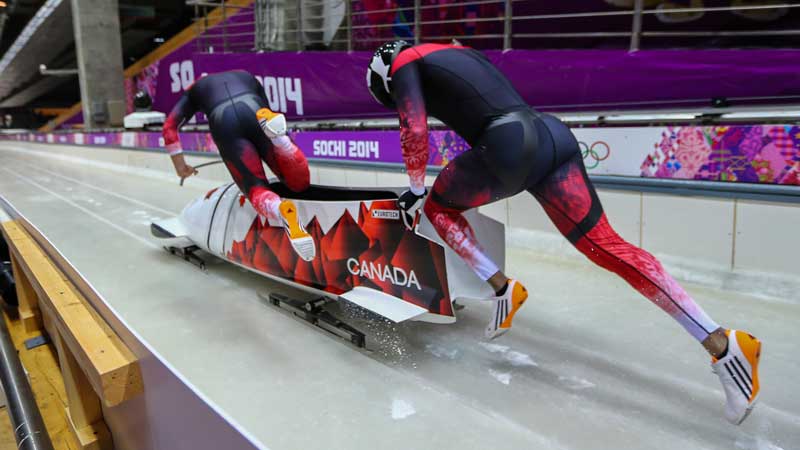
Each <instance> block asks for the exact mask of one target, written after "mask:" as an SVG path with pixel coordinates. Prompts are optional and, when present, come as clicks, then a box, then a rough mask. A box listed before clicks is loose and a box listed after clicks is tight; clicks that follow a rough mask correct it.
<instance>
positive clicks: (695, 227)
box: [14, 143, 800, 302]
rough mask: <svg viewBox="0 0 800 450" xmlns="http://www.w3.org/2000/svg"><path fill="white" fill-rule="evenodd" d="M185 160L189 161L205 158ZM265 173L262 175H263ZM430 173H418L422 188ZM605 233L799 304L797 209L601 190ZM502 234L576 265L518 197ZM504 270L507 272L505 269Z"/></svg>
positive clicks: (387, 177) (734, 284) (120, 156)
mask: <svg viewBox="0 0 800 450" xmlns="http://www.w3.org/2000/svg"><path fill="white" fill-rule="evenodd" d="M14 146H15V147H17V148H19V149H20V151H30V150H34V151H41V149H47V156H48V157H55V158H62V159H63V158H66V159H74V160H76V161H78V162H81V163H89V164H95V165H98V167H107V168H109V169H114V170H126V171H135V172H136V173H138V174H144V175H147V176H152V177H157V178H162V179H171V180H175V181H176V185H177V178H176V177H175V175H174V173H173V169H172V165H171V162H170V160H169V158H168V157H167V155H166V154H163V153H156V152H144V151H135V150H121V149H98V148H90V147H77V146H60V145H46V146H43V145H41V144H27V143H19V144H14ZM211 160H212V159H210V158H209V157H207V156H188V161H189V163H190V164H200V163H203V162H208V161H211ZM200 170H201V173H200V175H199V177H197V178H193V179H190V180H187V183H202V184H205V185H207V186H209V187H214V186H216V185H218V184H219V183H223V182H229V181H230V175H229V174H228V172H227V170H226V169H225V167H224V166H223V165H221V164H218V165H213V166H209V167H205V168H202V169H200ZM268 173H269V171H268ZM434 178H435V177H434V176H433V175H429V176H428V184H432V183H433V180H434ZM311 182H312V183H314V184H322V185H333V186H348V187H376V186H404V185H406V184H407V183H408V181H407V177H406V175H405V174H404V173H403V172H401V171H399V170H396V169H371V168H364V169H356V168H351V167H336V166H331V165H329V164H324V165H323V164H315V163H312V164H311ZM600 199H601V201H602V203H603V206H604V209H605V211H606V214H607V216H608V218H609V221H610V222H611V224H612V226H614V228H615V229H616V230H617V231H618V232H619V234H620V235H621V236H622V237H623V238H624V239H626V240H628V241H630V242H631V243H633V244H635V245H637V246H640V247H643V248H645V249H646V250H648V251H650V252H651V253H653V254H654V255H656V256H657V257H659V259H661V260H662V262H663V263H664V264H665V266H667V268H668V269H669V270H670V271H671V272H672V273H673V275H674V276H675V277H676V278H678V279H682V280H685V281H692V282H697V283H701V284H705V285H708V286H712V287H720V288H726V289H735V290H737V291H742V292H747V293H749V294H755V295H763V296H768V297H779V298H781V299H784V300H789V301H798V302H800V296H798V295H797V294H796V293H795V292H796V291H797V289H798V288H800V264H798V263H797V258H796V250H793V249H794V242H795V241H796V236H797V230H798V226H799V225H798V224H800V205H795V204H783V203H767V202H758V201H751V200H733V199H730V200H729V199H717V198H702V197H686V196H674V195H660V194H651V193H640V192H627V191H610V190H601V191H600ZM481 211H482V212H483V213H484V214H487V215H488V216H490V217H493V218H495V219H497V220H499V221H501V222H503V223H504V224H506V225H507V226H508V227H509V228H508V230H507V231H508V236H509V237H508V239H507V242H509V244H510V245H511V246H516V247H522V248H527V249H530V250H534V251H537V252H544V253H549V254H552V255H554V256H558V257H565V258H574V259H577V260H579V261H586V264H590V263H589V262H588V261H587V260H585V258H584V257H583V255H581V254H579V253H578V252H577V251H576V250H574V249H573V248H572V246H571V245H570V244H569V243H568V242H567V241H566V240H565V239H563V238H562V237H561V236H560V234H559V233H558V231H557V230H556V229H555V227H554V226H553V225H552V223H551V222H550V220H549V219H548V218H547V216H546V215H545V213H544V211H543V210H542V208H541V207H540V206H539V204H538V203H537V202H536V201H535V200H534V199H533V198H532V197H531V196H530V195H528V194H527V193H523V194H520V195H517V196H515V197H512V198H510V199H506V200H502V201H499V202H496V203H493V204H491V205H488V206H485V207H483V208H481ZM510 270H511V271H512V273H513V268H510Z"/></svg>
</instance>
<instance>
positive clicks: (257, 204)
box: [217, 138, 281, 222]
mask: <svg viewBox="0 0 800 450" xmlns="http://www.w3.org/2000/svg"><path fill="white" fill-rule="evenodd" d="M217 147H218V148H219V154H220V156H221V157H222V160H223V161H225V166H226V167H227V168H228V171H229V172H230V173H231V176H232V177H233V181H234V182H235V183H236V185H237V186H239V189H240V190H241V191H242V194H244V195H245V196H246V197H247V199H248V200H250V204H251V205H253V208H254V209H255V210H256V212H257V213H258V214H260V215H261V216H263V217H267V218H269V219H270V220H273V221H277V222H280V220H281V218H280V209H279V208H280V203H281V198H280V197H279V196H278V195H277V194H275V193H274V192H272V191H271V190H270V189H269V181H268V180H267V175H266V173H265V172H264V166H263V164H262V162H261V155H260V154H259V152H258V150H256V147H255V146H254V145H253V143H252V142H250V141H249V140H248V139H245V138H238V139H230V140H227V141H225V142H217Z"/></svg>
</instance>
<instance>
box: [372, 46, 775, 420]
mask: <svg viewBox="0 0 800 450" xmlns="http://www.w3.org/2000/svg"><path fill="white" fill-rule="evenodd" d="M367 85H368V87H369V90H370V92H371V93H372V95H373V96H374V97H375V99H376V100H377V101H378V102H379V103H381V104H383V105H384V106H386V107H388V108H391V109H395V110H396V111H397V112H398V114H399V118H400V140H401V146H402V152H403V158H404V160H405V164H406V168H407V171H408V175H409V179H410V189H409V190H407V191H405V192H404V193H403V194H402V195H401V196H400V198H399V200H398V205H399V207H400V208H401V209H402V210H403V211H405V213H404V214H403V217H404V220H406V225H407V226H409V225H410V224H409V222H410V221H411V218H413V217H415V216H416V214H417V212H418V210H419V209H420V208H423V210H424V212H425V214H426V215H427V217H428V218H429V219H430V221H431V223H432V224H433V226H434V228H435V229H436V231H437V233H438V234H439V236H440V237H441V238H442V239H444V241H445V242H447V244H448V245H449V246H450V247H451V248H452V249H453V250H454V251H455V252H456V253H458V255H459V256H461V258H463V259H464V261H465V262H466V263H467V264H468V265H469V266H470V267H471V268H472V270H474V271H475V273H476V274H477V275H478V276H479V277H481V278H482V279H483V280H485V281H487V282H488V283H489V284H490V285H491V286H492V288H493V289H494V290H495V292H496V294H495V296H494V297H491V298H489V299H488V300H489V301H491V302H492V303H493V305H494V310H493V314H492V317H491V320H490V321H489V324H488V325H487V327H486V336H487V337H488V338H490V339H493V338H495V337H497V336H500V335H501V334H503V333H505V332H507V331H508V330H509V329H510V328H511V321H512V319H513V318H514V314H515V313H516V312H517V311H518V310H519V308H520V307H521V306H522V305H523V303H524V302H525V300H526V299H527V297H528V292H527V290H526V289H525V287H524V286H523V285H522V284H521V283H520V282H519V281H517V280H515V279H512V278H509V277H507V276H506V275H505V274H504V273H503V272H501V271H500V270H499V268H498V266H497V265H496V264H495V263H494V262H493V261H492V260H491V259H490V258H489V257H488V256H487V255H486V253H485V252H484V251H483V249H482V248H481V245H480V243H479V242H478V241H477V240H476V238H475V234H474V232H473V230H472V228H471V227H470V225H469V223H467V221H466V220H465V219H464V217H463V215H462V213H463V212H464V211H466V210H468V209H472V208H477V207H479V206H482V205H486V204H488V203H491V202H494V201H497V200H501V199H504V198H507V197H511V196H513V195H515V194H517V193H520V192H522V191H525V190H527V191H528V192H529V193H530V194H531V195H533V196H534V197H535V198H536V200H538V201H539V203H540V204H541V205H542V206H543V207H544V210H545V212H546V213H547V215H548V216H549V217H550V219H551V220H552V221H553V223H554V224H555V225H556V227H557V228H558V229H559V231H560V232H561V233H562V234H563V235H564V236H565V237H566V238H567V239H568V240H569V241H570V242H571V243H572V244H573V245H574V246H575V247H576V248H577V249H578V250H579V251H580V252H582V253H583V254H584V255H586V256H587V257H588V258H589V259H590V260H592V261H594V262H595V264H597V265H599V266H601V267H603V268H605V269H607V270H610V271H612V272H614V273H616V274H617V275H619V276H621V277H622V278H623V279H625V281H627V282H628V283H629V284H630V285H631V286H633V288H634V289H636V290H638V291H639V292H641V293H642V294H643V295H644V296H645V297H647V298H649V299H650V300H651V301H652V302H653V303H655V304H656V305H657V306H659V307H660V308H661V309H663V310H664V311H665V312H666V313H667V314H669V315H670V316H672V317H673V318H674V319H675V320H677V321H678V322H679V323H680V324H681V325H682V326H683V327H684V328H685V329H686V331H688V332H689V333H690V334H691V335H692V336H693V337H694V338H695V339H697V340H698V341H699V342H700V343H701V344H702V345H703V347H704V348H705V349H706V350H707V351H708V353H710V354H711V357H712V369H713V371H714V372H715V373H716V374H717V375H718V376H719V379H720V381H721V382H722V386H723V388H724V390H725V395H726V399H727V404H726V408H725V417H726V418H727V419H728V420H729V421H730V422H732V423H734V424H740V423H741V422H742V421H743V420H744V419H745V418H746V417H747V415H748V414H749V412H750V411H751V409H752V407H753V406H754V404H755V402H756V400H757V399H758V393H759V380H758V362H759V358H760V353H761V343H760V341H759V340H758V339H756V338H755V337H753V336H752V335H750V334H748V333H746V332H743V331H737V330H730V329H725V328H722V327H720V326H719V325H717V323H716V322H714V321H713V320H712V319H711V318H710V317H709V316H708V315H707V314H706V313H705V312H704V311H703V309H702V308H700V306H699V305H698V304H697V303H695V301H694V300H693V299H692V298H691V297H690V296H689V294H688V293H687V292H686V291H684V290H683V288H682V287H681V286H680V285H679V284H678V283H677V282H676V281H675V280H674V279H673V278H672V277H671V276H670V275H669V274H668V273H667V272H666V271H665V270H664V268H663V267H662V266H661V264H660V263H659V262H658V260H656V259H655V258H654V257H653V256H652V255H651V254H650V253H648V252H646V251H644V250H642V249H640V248H638V247H636V246H634V245H631V244H630V243H628V242H626V241H624V240H623V239H622V238H621V237H620V236H619V235H618V234H617V233H616V231H614V229H613V228H612V227H611V225H610V224H609V222H608V219H607V218H606V216H605V214H604V212H603V207H602V206H601V205H600V201H599V200H598V197H597V193H596V192H595V189H594V187H593V186H592V184H591V182H590V181H589V178H588V176H587V175H586V169H585V167H584V165H583V158H582V155H581V152H580V149H579V147H578V141H577V140H576V139H575V136H574V135H573V134H572V132H571V131H570V130H569V128H568V127H567V126H566V125H565V124H564V123H562V122H561V121H560V120H558V119H557V118H555V117H553V116H550V115H547V114H542V113H539V112H537V111H534V110H533V109H531V108H530V106H528V105H527V104H526V103H525V101H524V100H523V99H522V97H521V96H520V95H519V94H518V93H517V91H516V90H515V89H514V87H513V86H512V85H511V82H510V81H509V80H508V79H507V78H506V77H505V76H503V74H502V73H500V71H499V70H497V68H495V67H494V66H493V65H492V64H491V63H490V62H489V61H488V60H487V59H486V57H485V56H484V55H483V54H482V53H480V52H478V51H476V50H473V49H471V48H468V47H461V46H455V45H440V44H422V45H416V46H412V45H410V44H408V43H407V42H405V41H396V42H390V43H387V44H384V45H383V46H381V47H380V48H378V50H377V51H376V52H375V54H374V55H373V57H372V59H371V60H370V63H369V68H368V69H367ZM429 115H430V116H433V117H436V118H437V119H439V120H441V121H442V122H444V123H445V124H446V125H447V126H449V127H450V128H451V129H452V130H453V131H455V132H456V133H458V134H459V135H460V136H461V137H463V138H464V139H465V140H466V141H467V142H468V143H469V144H470V146H471V150H469V151H467V152H465V153H463V154H461V155H460V156H458V157H456V158H455V159H453V160H452V161H451V162H450V163H449V164H448V165H447V166H446V167H445V168H444V170H442V172H441V173H440V174H439V176H438V177H437V178H436V181H435V182H434V183H433V191H432V192H431V193H430V195H428V196H427V199H426V194H427V190H426V188H425V185H424V181H425V168H426V166H427V163H428V158H429V150H428V126H427V120H428V116H429Z"/></svg>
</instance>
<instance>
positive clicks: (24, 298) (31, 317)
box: [11, 253, 41, 332]
mask: <svg viewBox="0 0 800 450" xmlns="http://www.w3.org/2000/svg"><path fill="white" fill-rule="evenodd" d="M11 271H12V273H13V274H14V284H15V285H16V291H17V301H18V302H19V306H18V307H17V309H18V310H19V316H20V318H21V319H22V324H23V325H24V326H25V330H26V331H28V332H33V331H36V330H39V329H41V314H40V313H39V301H38V298H37V297H36V291H35V290H34V289H33V286H31V282H30V281H29V280H28V277H27V276H25V273H23V272H22V269H21V268H20V266H19V262H18V261H17V258H16V257H15V256H14V254H13V253H12V254H11Z"/></svg>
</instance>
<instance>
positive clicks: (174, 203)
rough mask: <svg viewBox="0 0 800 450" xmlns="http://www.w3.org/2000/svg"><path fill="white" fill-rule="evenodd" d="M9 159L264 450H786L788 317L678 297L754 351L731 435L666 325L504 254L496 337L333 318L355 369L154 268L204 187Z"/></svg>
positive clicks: (241, 283) (257, 312) (794, 421)
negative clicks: (503, 299) (516, 298)
mask: <svg viewBox="0 0 800 450" xmlns="http://www.w3.org/2000/svg"><path fill="white" fill-rule="evenodd" d="M8 145H12V144H6V143H0V194H2V195H3V196H5V197H6V198H7V199H8V200H9V201H10V202H11V203H12V204H13V205H14V206H15V207H17V208H18V209H19V210H20V211H21V212H22V213H23V214H25V215H26V216H28V217H29V218H30V220H32V221H33V222H34V223H35V224H36V225H37V226H38V227H39V228H40V229H41V230H42V231H43V232H44V233H45V234H46V235H47V236H48V237H49V238H50V239H51V240H52V241H53V242H54V243H55V244H56V245H57V246H58V248H59V250H60V251H62V252H63V253H64V254H65V256H66V257H67V258H69V259H70V260H71V261H72V262H73V264H75V265H76V266H77V267H78V269H79V270H80V271H81V272H83V273H85V274H86V275H87V277H88V278H89V280H90V281H91V283H92V284H93V285H94V286H95V287H97V289H98V290H99V291H100V292H101V294H103V295H104V296H105V297H106V299H107V300H108V301H109V303H111V304H112V305H113V306H114V308H115V309H116V310H117V311H119V313H120V314H121V315H122V316H124V318H125V320H126V321H127V322H128V323H129V324H131V326H132V327H135V328H136V330H137V332H139V334H140V335H141V336H142V337H143V338H144V339H146V340H147V341H148V342H149V343H150V344H151V345H152V346H153V347H154V348H156V349H157V350H158V352H159V353H160V354H161V355H163V356H164V357H165V358H167V359H168V360H169V361H170V363H171V364H172V365H173V366H174V367H175V368H176V369H177V370H178V371H180V373H181V374H182V375H184V376H185V377H187V378H188V379H189V380H191V382H192V383H193V384H194V385H195V386H197V388H198V389H200V390H201V391H202V392H203V393H204V394H205V395H206V396H208V398H210V399H211V400H213V401H214V402H215V403H217V404H218V405H219V406H220V407H221V408H222V409H223V410H224V411H226V412H227V413H228V414H229V415H230V416H231V417H233V418H234V419H235V420H236V422H238V423H239V424H240V425H241V426H242V427H244V428H245V429H247V430H248V431H249V432H250V433H252V434H253V435H254V436H256V437H257V438H258V439H260V440H261V441H263V442H264V443H265V444H266V445H267V446H269V448H271V449H273V450H281V449H298V448H302V449H304V450H315V449H325V450H330V449H337V450H338V449H348V450H350V449H354V450H359V449H374V448H375V447H376V443H377V442H379V443H380V448H381V450H390V449H403V450H406V449H409V448H414V449H437V450H447V449H480V450H484V449H489V448H502V449H525V450H530V449H550V448H563V449H580V450H606V449H609V448H613V449H631V450H633V449H642V448H647V449H664V450H674V449H700V448H702V449H720V450H722V449H724V450H730V449H742V450H766V449H771V450H776V449H783V450H798V449H800V445H799V444H798V443H800V415H799V414H800V408H798V406H799V405H800V390H798V389H797V388H796V383H795V380H796V378H797V374H798V373H800V358H797V357H796V351H797V350H796V346H797V343H798V342H800V327H797V323H800V311H799V310H798V307H797V306H796V305H795V304H791V303H785V302H783V303H782V302H770V301H764V300H761V299H756V298H754V297H750V296H744V295H739V294H737V293H733V292H721V291H714V290H710V289H704V288H700V287H697V286H692V285H687V286H686V287H687V290H688V291H689V293H690V294H691V295H692V296H694V297H695V298H697V300H698V301H699V302H700V303H701V305H702V306H703V307H704V308H705V309H706V310H707V311H708V312H709V313H710V314H711V315H712V317H714V318H715V320H716V321H718V322H720V323H722V324H726V325H730V326H733V327H737V328H743V329H746V330H748V331H750V332H752V333H754V334H755V335H757V336H759V338H761V339H762V341H764V343H765V346H764V354H763V357H762V358H763V361H764V363H763V365H762V367H761V377H762V386H763V391H762V395H761V403H760V404H759V405H758V406H757V407H756V409H755V410H754V412H753V413H752V414H751V416H750V418H749V419H748V420H747V421H746V422H745V423H744V424H743V425H742V426H741V427H735V426H731V425H730V424H728V423H727V422H726V421H725V420H724V418H723V417H722V408H723V402H724V398H723V394H722V391H721V389H720V386H719V384H718V381H717V379H716V377H715V376H714V375H713V374H712V373H711V372H710V367H709V361H708V357H707V356H706V355H705V354H704V353H703V351H702V349H701V348H700V346H699V345H698V344H697V343H696V342H695V341H694V340H693V339H692V338H691V337H689V336H688V335H687V334H686V333H685V332H684V331H683V329H682V328H681V327H680V326H678V325H677V324H675V323H674V322H673V321H672V320H671V319H670V318H669V317H668V316H667V315H666V314H664V313H663V312H662V311H661V310H659V309H658V308H656V307H654V306H653V305H652V304H651V303H650V302H649V301H647V300H645V299H644V298H643V297H641V296H640V295H639V294H638V293H637V292H636V291H634V290H633V289H631V288H630V287H629V286H628V285H627V284H625V283H624V282H622V281H620V280H619V279H618V278H616V277H615V276H614V275H613V274H610V273H608V272H606V271H603V270H601V269H597V268H592V267H587V266H586V265H584V264H578V263H574V262H571V261H560V260H556V259H554V258H552V257H548V258H540V257H538V256H537V255H535V254H532V253H530V252H528V251H524V250H519V249H513V248H512V249H510V250H509V252H508V261H507V268H508V272H509V273H510V274H511V275H513V276H515V277H517V278H519V279H520V280H522V281H523V282H524V283H525V285H526V286H527V287H528V289H529V290H530V291H531V292H532V293H534V294H535V297H532V299H531V300H530V301H528V302H526V304H525V307H524V308H522V309H521V310H520V311H519V313H518V314H517V315H516V316H515V318H514V328H513V329H512V330H511V331H510V332H509V333H508V334H506V335H504V336H502V337H500V338H498V339H497V340H495V341H492V342H486V341H485V340H484V338H483V329H484V326H485V324H486V322H487V321H488V318H489V317H490V315H491V311H490V305H488V304H485V303H476V304H470V305H468V307H467V308H466V309H465V310H463V311H460V312H459V321H458V322H457V323H455V324H453V325H435V324H425V323H401V324H392V323H388V322H386V321H381V320H376V318H375V317H374V316H371V315H369V314H367V313H365V312H363V311H359V310H358V309H355V308H352V307H348V306H346V305H344V307H343V308H342V309H341V311H339V312H340V313H341V314H342V315H344V316H347V317H348V322H351V323H353V324H354V325H356V327H357V328H359V329H361V330H363V331H365V332H366V333H367V337H368V346H369V349H370V350H369V351H366V352H362V351H358V350H354V349H353V348H352V347H350V346H348V345H347V344H345V343H343V342H341V341H340V340H338V339H336V338H333V337H331V336H330V335H329V334H327V333H325V332H321V331H318V330H316V329H314V328H311V327H309V326H307V325H306V324H304V323H301V322H299V321H296V320H293V319H292V318H291V317H290V316H289V315H287V314H285V313H283V312H281V311H276V310H275V309H274V308H272V307H271V306H269V305H267V304H265V303H264V302H263V301H260V300H259V298H258V296H257V295H256V292H257V291H275V292H283V293H291V292H293V291H291V290H290V289H287V288H285V287H282V286H280V285H277V284H275V283H272V282H269V281H267V280H264V279H262V278H259V277H258V276H256V275H254V274H252V273H249V272H246V271H244V270H241V269H240V268H238V267H234V266H231V265H229V264H226V263H223V262H220V261H218V260H214V259H211V258H210V257H207V258H209V260H208V273H203V272H200V271H198V270H197V269H196V268H194V266H192V265H190V264H186V263H185V262H183V261H180V260H178V259H177V258H174V257H170V256H169V255H167V254H166V252H164V251H163V250H161V249H160V247H159V246H158V245H157V243H156V242H154V241H153V240H152V238H151V237H150V235H149V229H148V226H149V222H150V219H151V218H153V217H155V216H156V215H157V216H158V217H169V215H170V213H173V214H177V212H179V211H180V210H181V208H182V207H183V206H184V205H185V204H187V203H188V202H189V201H191V200H193V199H194V198H195V197H197V196H199V195H202V194H204V193H205V191H206V190H207V189H206V187H205V186H201V185H199V184H198V185H197V186H195V185H188V184H187V186H184V187H183V188H178V186H177V183H176V182H175V180H174V179H172V180H166V179H165V180H163V181H162V180H160V179H157V178H154V177H151V176H146V177H145V176H141V177H140V176H138V175H135V174H134V173H133V171H132V170H130V169H128V170H127V171H126V172H124V173H122V174H121V173H116V172H113V170H112V169H113V168H112V167H110V166H103V167H102V168H101V167H99V166H84V165H79V164H76V163H74V162H70V161H68V160H64V159H63V158H60V159H50V158H43V157H41V156H38V155H35V154H29V153H26V152H19V151H15V152H6V151H4V150H3V148H4V146H8ZM13 145H14V146H17V147H20V146H19V145H17V144H13ZM40 148H45V149H46V148H48V147H46V146H40ZM98 151H112V150H105V149H100V150H98ZM165 158H166V156H165ZM54 174H58V175H54ZM40 177H49V178H50V180H49V181H47V182H44V181H42V178H40ZM32 183H35V184H32ZM37 185H38V186H37ZM43 189H48V190H49V191H51V192H52V193H50V192H48V191H45V190H43ZM65 192H66V193H68V194H64V193H65ZM53 193H61V195H62V196H63V197H64V198H67V199H69V197H70V196H71V195H73V194H74V195H79V196H85V197H89V198H91V199H93V200H94V203H93V204H88V203H81V202H75V201H72V203H74V204H70V203H68V202H65V201H63V200H61V199H59V198H58V197H56V196H54V195H53ZM98 203H100V204H102V205H106V206H105V207H103V208H98V207H97V206H98ZM81 208H82V209H81ZM612 219H613V217H612ZM146 224H147V225H148V226H146ZM76 230H79V232H76ZM154 311H157V312H158V314H153V312H154ZM209 355H213V358H209ZM504 380H505V381H504ZM506 382H507V383H506ZM401 416H402V419H401V418H400V417H401Z"/></svg>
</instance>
